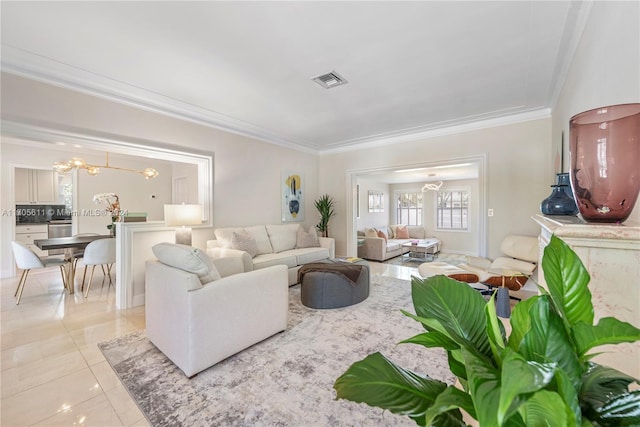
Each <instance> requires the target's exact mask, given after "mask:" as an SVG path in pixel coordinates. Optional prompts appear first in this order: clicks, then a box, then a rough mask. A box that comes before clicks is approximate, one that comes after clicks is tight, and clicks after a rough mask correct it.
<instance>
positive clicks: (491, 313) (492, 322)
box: [484, 294, 505, 367]
mask: <svg viewBox="0 0 640 427" xmlns="http://www.w3.org/2000/svg"><path fill="white" fill-rule="evenodd" d="M494 298H495V294H494V295H492V296H491V299H490V300H489V304H486V305H485V306H484V312H485V315H486V317H487V336H488V337H489V344H490V345H491V352H492V353H493V359H494V360H495V361H496V364H497V365H498V367H501V366H502V356H501V354H502V350H504V342H505V330H504V325H503V324H502V322H501V321H500V319H498V315H497V313H496V304H495V301H494Z"/></svg>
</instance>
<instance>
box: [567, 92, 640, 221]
mask: <svg viewBox="0 0 640 427" xmlns="http://www.w3.org/2000/svg"><path fill="white" fill-rule="evenodd" d="M569 123H570V145H569V154H570V156H571V187H572V188H573V194H574V197H575V200H576V204H577V205H578V209H580V214H581V215H582V217H583V218H584V219H585V220H586V221H588V222H623V221H624V220H626V219H627V218H628V217H629V215H630V214H631V211H633V206H634V205H635V203H636V200H637V199H638V192H640V104H622V105H612V106H609V107H602V108H597V109H595V110H590V111H585V112H584V113H580V114H577V115H575V116H573V117H572V118H571V120H570V122H569Z"/></svg>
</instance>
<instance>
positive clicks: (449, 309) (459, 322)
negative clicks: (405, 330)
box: [411, 275, 492, 357]
mask: <svg viewBox="0 0 640 427" xmlns="http://www.w3.org/2000/svg"><path fill="white" fill-rule="evenodd" d="M411 294H412V297H413V306H414V309H415V311H416V314H417V315H418V316H419V317H424V318H434V319H436V320H437V321H438V322H439V323H440V325H442V327H443V328H444V329H445V330H446V331H447V333H448V334H449V337H450V338H451V339H453V340H454V341H456V342H457V343H458V344H460V345H462V346H466V347H468V348H469V349H471V350H475V351H478V352H480V353H482V354H484V355H485V356H487V357H492V354H491V348H490V345H489V339H488V338H487V334H486V326H487V322H486V318H485V315H484V306H485V305H486V301H485V300H484V298H483V297H482V295H480V293H479V292H477V291H475V290H473V289H472V288H471V287H470V286H469V285H467V284H465V283H461V282H458V281H457V280H453V279H450V278H448V277H446V276H442V275H439V276H433V277H430V278H428V279H420V278H418V277H415V276H414V277H412V279H411Z"/></svg>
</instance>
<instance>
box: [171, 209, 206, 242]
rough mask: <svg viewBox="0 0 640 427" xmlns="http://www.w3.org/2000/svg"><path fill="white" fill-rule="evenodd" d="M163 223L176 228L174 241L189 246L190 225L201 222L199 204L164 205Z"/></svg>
mask: <svg viewBox="0 0 640 427" xmlns="http://www.w3.org/2000/svg"><path fill="white" fill-rule="evenodd" d="M164 223H165V224H166V225H167V226H169V227H178V228H176V243H177V244H180V245H187V246H191V227H187V226H188V225H200V224H202V206H200V205H186V204H184V203H182V204H181V205H164Z"/></svg>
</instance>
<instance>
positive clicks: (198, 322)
mask: <svg viewBox="0 0 640 427" xmlns="http://www.w3.org/2000/svg"><path fill="white" fill-rule="evenodd" d="M153 252H154V254H155V255H156V257H157V258H158V260H157V261H147V262H146V274H145V288H146V289H145V298H146V302H145V319H146V335H147V337H148V338H149V340H150V341H151V342H152V343H153V344H154V345H155V346H156V347H158V349H159V350H160V351H162V352H163V353H164V354H165V355H166V356H167V357H168V358H169V359H170V360H171V361H172V362H173V363H174V364H175V365H176V366H178V368H180V369H181V370H182V371H183V372H184V374H185V375H186V376H188V377H191V376H193V375H195V374H197V373H198V372H200V371H202V370H204V369H207V368H208V367H210V366H213V365H215V364H216V363H218V362H220V361H221V360H223V359H226V358H227V357H229V356H231V355H233V354H235V353H238V352H239V351H242V350H244V349H245V348H247V347H250V346H252V345H254V344H256V343H258V342H260V341H262V340H264V339H266V338H268V337H270V336H272V335H274V334H276V333H278V332H281V331H284V330H285V329H286V327H287V313H288V310H289V286H288V283H287V269H286V267H284V266H283V265H278V266H272V267H268V268H263V269H260V270H256V271H251V272H248V273H245V272H244V266H243V265H242V260H241V259H240V258H237V257H235V258H218V259H215V260H213V259H211V258H210V257H209V256H208V255H206V253H205V252H204V251H201V250H199V249H196V248H193V247H190V246H184V245H175V244H172V243H160V244H158V245H155V246H154V247H153Z"/></svg>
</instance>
